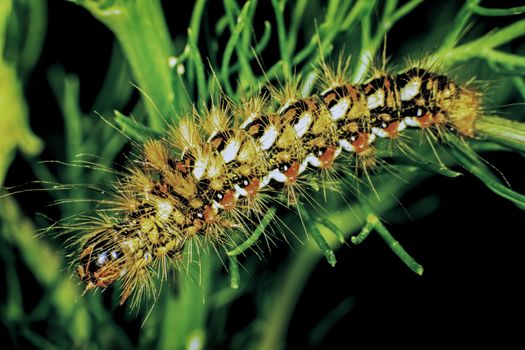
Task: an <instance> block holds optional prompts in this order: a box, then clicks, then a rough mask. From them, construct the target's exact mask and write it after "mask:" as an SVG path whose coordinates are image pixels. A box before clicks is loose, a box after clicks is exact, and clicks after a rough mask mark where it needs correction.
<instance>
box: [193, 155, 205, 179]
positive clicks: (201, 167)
mask: <svg viewBox="0 0 525 350" xmlns="http://www.w3.org/2000/svg"><path fill="white" fill-rule="evenodd" d="M207 167H208V157H206V158H197V159H195V165H194V166H193V171H192V173H193V176H194V177H195V179H197V180H200V179H201V178H202V177H203V176H204V173H205V172H206V168H207Z"/></svg>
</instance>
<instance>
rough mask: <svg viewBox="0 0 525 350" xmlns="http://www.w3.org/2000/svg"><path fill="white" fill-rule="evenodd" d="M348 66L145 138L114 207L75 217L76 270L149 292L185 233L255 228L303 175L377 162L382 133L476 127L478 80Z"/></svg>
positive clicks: (198, 236)
mask: <svg viewBox="0 0 525 350" xmlns="http://www.w3.org/2000/svg"><path fill="white" fill-rule="evenodd" d="M341 66H342V65H341V63H340V64H339V67H338V68H337V69H336V70H335V71H332V70H331V69H329V68H327V67H326V66H324V67H323V72H322V74H323V79H322V80H323V86H321V87H320V89H319V93H318V94H315V95H311V96H308V97H304V98H300V97H297V92H296V89H295V88H294V87H290V86H287V87H285V88H284V89H283V90H282V91H279V90H277V89H274V88H271V89H270V90H271V96H270V97H267V96H266V97H265V96H263V97H252V98H249V99H247V100H246V101H245V103H243V104H241V105H235V104H233V103H227V104H224V105H219V106H212V107H211V108H209V109H208V110H206V111H205V113H203V115H202V116H198V117H197V118H196V119H198V120H199V124H198V125H197V124H196V122H195V120H194V119H192V118H186V119H183V120H182V121H181V122H180V123H179V125H178V126H175V127H172V128H171V130H170V131H169V133H168V136H166V137H165V138H163V139H159V140H150V141H147V142H146V143H145V144H144V145H143V148H142V153H141V155H140V157H139V158H138V159H137V160H136V161H135V162H134V163H133V164H132V165H130V168H129V172H128V174H127V175H125V176H123V177H121V178H118V179H117V180H116V181H115V183H114V184H113V196H112V198H111V199H110V200H108V201H107V203H108V204H107V207H106V208H105V209H102V210H99V211H97V214H96V215H95V217H90V218H88V220H86V221H85V222H82V223H80V224H79V225H77V226H75V225H74V226H73V227H72V228H71V230H79V231H81V236H80V238H79V239H78V245H79V246H81V247H82V248H81V253H80V256H79V261H78V263H77V274H78V275H79V277H80V279H81V280H82V281H84V282H85V283H86V290H90V289H93V288H97V287H99V288H104V287H107V286H109V285H111V284H113V283H114V282H116V281H117V280H121V281H122V292H121V303H123V302H124V301H125V300H126V299H127V298H128V297H129V296H130V295H134V297H135V298H140V297H141V296H142V295H144V294H145V293H147V292H150V291H151V290H154V281H153V277H154V276H155V275H156V274H157V271H159V270H160V271H161V273H162V275H163V276H166V273H167V271H168V270H169V269H170V268H171V267H176V266H177V264H178V262H179V261H180V259H181V256H182V252H183V250H184V248H185V246H186V245H192V244H199V245H200V244H203V241H204V242H210V243H211V244H213V245H221V244H224V243H226V242H228V241H233V238H232V237H231V235H230V232H231V231H232V230H238V231H241V232H243V233H244V234H245V235H248V234H249V232H248V231H249V230H250V227H251V224H253V223H258V221H259V220H260V216H261V214H262V213H264V212H265V211H266V210H267V208H268V203H267V202H268V201H269V200H280V201H283V202H284V203H285V204H286V205H288V206H293V205H294V204H295V203H296V202H297V201H298V200H299V192H300V191H301V188H300V187H299V186H301V181H302V180H303V179H304V178H307V177H316V176H319V172H321V173H323V172H330V171H333V170H334V167H335V166H336V165H337V166H339V167H343V168H345V167H346V168H348V169H351V168H352V167H354V168H356V167H357V168H362V169H365V170H366V168H368V167H371V166H373V165H374V163H375V161H376V157H375V151H374V150H375V147H374V144H375V140H376V139H379V138H383V139H387V140H393V141H395V140H397V139H398V137H400V136H401V135H402V134H403V131H404V130H405V129H406V128H417V129H421V130H423V131H425V132H428V133H429V134H430V135H432V136H434V137H435V136H440V135H442V134H443V133H445V132H449V130H455V132H456V133H457V134H459V135H461V136H466V137H471V136H473V135H474V122H475V120H476V118H477V117H478V116H479V114H480V111H481V98H480V95H479V94H478V93H477V92H476V91H475V90H473V89H471V88H469V87H467V86H460V85H459V84H457V83H456V82H454V81H453V80H451V79H450V78H448V77H447V76H445V75H441V74H438V73H434V72H431V71H428V70H426V69H423V68H420V67H411V68H409V69H407V70H405V71H404V72H402V73H400V74H396V75H394V74H392V75H390V74H386V73H383V72H379V73H377V74H375V75H374V76H373V77H372V78H371V79H370V80H368V81H367V82H365V83H364V84H361V85H352V84H350V83H348V80H347V77H346V73H345V69H344V68H343V67H341Z"/></svg>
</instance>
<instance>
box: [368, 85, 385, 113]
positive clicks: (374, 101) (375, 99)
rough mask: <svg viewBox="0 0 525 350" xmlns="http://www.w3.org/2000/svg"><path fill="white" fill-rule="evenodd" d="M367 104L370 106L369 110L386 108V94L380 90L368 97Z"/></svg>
mask: <svg viewBox="0 0 525 350" xmlns="http://www.w3.org/2000/svg"><path fill="white" fill-rule="evenodd" d="M366 103H367V105H368V109H374V108H377V107H381V106H384V104H385V92H384V91H383V89H379V90H377V91H376V92H374V93H373V94H372V95H370V96H368V97H367V98H366Z"/></svg>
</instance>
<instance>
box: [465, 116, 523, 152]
mask: <svg viewBox="0 0 525 350" xmlns="http://www.w3.org/2000/svg"><path fill="white" fill-rule="evenodd" d="M475 129H476V136H478V137H481V138H483V139H484V140H489V141H494V142H497V143H499V144H501V145H503V146H506V147H510V148H512V149H515V150H517V151H520V152H525V123H521V122H518V121H514V120H509V119H504V118H500V117H497V116H481V117H480V118H478V119H477V120H476V124H475Z"/></svg>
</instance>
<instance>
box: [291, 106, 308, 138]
mask: <svg viewBox="0 0 525 350" xmlns="http://www.w3.org/2000/svg"><path fill="white" fill-rule="evenodd" d="M312 119H313V118H312V113H310V112H305V113H303V114H302V116H301V118H299V121H298V122H297V123H296V124H295V125H294V126H293V129H294V130H295V134H296V135H297V138H301V137H303V136H304V134H306V132H307V131H308V130H309V128H310V125H311V124H312Z"/></svg>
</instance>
